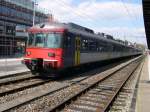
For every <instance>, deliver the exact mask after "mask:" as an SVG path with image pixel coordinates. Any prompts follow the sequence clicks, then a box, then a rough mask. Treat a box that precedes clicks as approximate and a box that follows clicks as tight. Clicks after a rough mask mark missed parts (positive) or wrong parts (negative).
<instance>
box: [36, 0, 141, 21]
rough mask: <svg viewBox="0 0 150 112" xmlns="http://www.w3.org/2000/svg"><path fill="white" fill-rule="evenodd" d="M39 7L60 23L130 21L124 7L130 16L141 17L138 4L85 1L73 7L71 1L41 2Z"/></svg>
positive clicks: (45, 0) (46, 0)
mask: <svg viewBox="0 0 150 112" xmlns="http://www.w3.org/2000/svg"><path fill="white" fill-rule="evenodd" d="M39 6H40V7H43V8H46V9H49V10H50V11H51V12H52V13H53V14H54V16H55V17H56V18H57V19H59V20H60V21H74V20H78V19H80V20H84V21H86V20H91V21H95V20H106V21H107V20H118V19H123V20H125V19H131V18H132V17H129V15H128V13H127V12H126V9H125V7H127V8H129V10H130V11H132V14H131V15H134V16H136V17H139V16H141V14H142V10H141V9H142V6H141V5H139V4H131V3H124V4H123V3H122V2H117V1H116V2H114V1H112V2H108V1H107V2H97V1H95V0H86V1H84V2H81V3H80V4H79V5H77V6H74V5H73V4H72V0H53V1H52V0H42V1H39Z"/></svg>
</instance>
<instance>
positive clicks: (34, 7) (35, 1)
mask: <svg viewBox="0 0 150 112" xmlns="http://www.w3.org/2000/svg"><path fill="white" fill-rule="evenodd" d="M35 2H36V1H34V4H33V26H34V24H35Z"/></svg>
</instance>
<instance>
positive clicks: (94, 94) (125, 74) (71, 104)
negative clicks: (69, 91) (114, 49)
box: [47, 60, 141, 112]
mask: <svg viewBox="0 0 150 112" xmlns="http://www.w3.org/2000/svg"><path fill="white" fill-rule="evenodd" d="M140 63H141V60H136V61H135V62H134V63H131V64H129V65H128V66H125V67H123V68H122V69H120V70H119V71H116V72H115V73H113V74H112V75H110V76H109V77H107V78H106V79H103V80H99V81H97V82H95V83H93V84H91V85H89V86H87V87H85V88H84V89H82V90H81V91H79V92H78V93H77V94H74V95H73V96H71V97H69V98H66V99H65V100H64V101H63V102H61V103H59V104H58V105H56V106H54V107H52V108H49V109H48V110H47V111H48V112H54V111H65V112H106V111H108V110H109V109H110V106H111V105H112V103H113V101H114V99H115V98H116V97H117V95H118V93H119V92H120V90H121V89H122V88H123V86H124V85H125V84H126V82H127V81H128V79H129V78H130V76H131V75H132V74H133V73H134V71H135V70H136V69H137V67H138V66H139V64H140Z"/></svg>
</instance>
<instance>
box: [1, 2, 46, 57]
mask: <svg viewBox="0 0 150 112" xmlns="http://www.w3.org/2000/svg"><path fill="white" fill-rule="evenodd" d="M34 4H35V3H34V2H33V1H32V0H0V57H2V58H3V57H5V56H7V57H16V56H21V55H22V54H23V53H24V48H25V45H26V40H27V33H25V30H26V29H27V28H28V27H31V26H32V24H33V12H34V11H33V9H34V6H35V5H34ZM47 19H48V14H46V13H45V12H43V11H40V10H38V9H37V8H35V23H40V22H44V21H46V20H47Z"/></svg>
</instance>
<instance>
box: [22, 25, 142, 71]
mask: <svg viewBox="0 0 150 112" xmlns="http://www.w3.org/2000/svg"><path fill="white" fill-rule="evenodd" d="M28 33H29V38H28V42H27V48H26V54H25V56H24V63H25V65H26V66H27V67H28V68H29V69H30V70H32V71H37V72H40V71H42V72H43V71H48V72H49V71H50V72H57V71H61V70H64V69H66V68H70V67H74V66H79V65H83V64H87V63H92V62H98V61H102V60H109V59H114V58H120V57H126V56H132V55H138V54H141V51H140V50H138V49H136V48H133V47H129V46H125V45H123V44H121V43H119V42H117V41H114V40H111V39H107V38H104V37H103V36H102V35H97V34H95V33H94V31H93V30H91V29H88V28H85V27H82V26H79V25H76V24H74V23H68V24H64V23H42V24H39V25H36V26H34V27H31V28H30V29H29V30H28Z"/></svg>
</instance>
